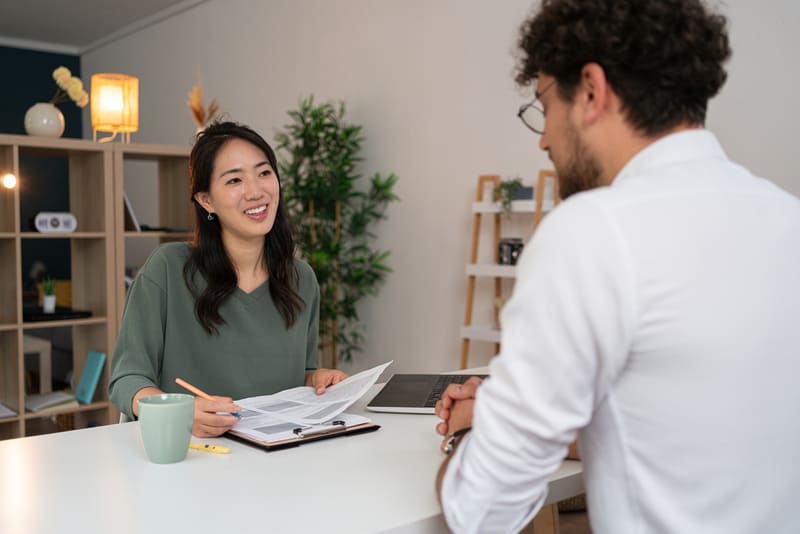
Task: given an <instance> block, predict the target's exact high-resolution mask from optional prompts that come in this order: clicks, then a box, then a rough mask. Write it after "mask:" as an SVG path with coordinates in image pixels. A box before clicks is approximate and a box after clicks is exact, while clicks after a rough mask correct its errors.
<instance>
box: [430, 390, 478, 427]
mask: <svg viewBox="0 0 800 534" xmlns="http://www.w3.org/2000/svg"><path fill="white" fill-rule="evenodd" d="M482 383H483V380H481V379H480V378H478V377H477V376H473V377H470V379H469V380H467V381H466V382H465V383H463V384H450V385H449V386H447V389H445V390H444V393H442V398H441V399H439V401H438V402H437V403H436V415H437V416H438V417H439V418H441V419H442V422H441V423H439V424H438V425H436V432H438V433H439V434H441V435H442V436H446V435H448V434H450V433H452V432H454V431H456V430H459V429H461V428H464V427H468V426H470V425H471V424H472V405H473V402H474V399H475V394H476V393H477V391H478V388H479V387H480V385H481V384H482ZM457 404H458V407H456V405H457Z"/></svg>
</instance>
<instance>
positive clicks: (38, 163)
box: [0, 46, 89, 287]
mask: <svg viewBox="0 0 800 534" xmlns="http://www.w3.org/2000/svg"><path fill="white" fill-rule="evenodd" d="M0 65H2V68H3V71H4V72H5V73H6V74H7V75H8V77H7V79H6V81H5V83H2V84H0V103H1V104H0V132H2V133H9V134H22V135H24V134H25V126H24V118H25V112H26V111H27V110H28V108H30V107H31V106H32V105H33V104H35V103H37V102H49V101H50V99H51V98H52V97H53V95H54V94H55V92H56V89H57V88H58V86H57V85H56V83H55V81H54V80H53V71H54V70H55V69H56V68H58V67H59V66H62V65H63V66H65V67H67V68H68V69H69V70H70V71H71V72H72V74H73V75H74V76H80V69H81V61H80V57H79V56H75V55H70V54H57V53H52V52H40V51H37V50H26V49H21V48H10V47H5V46H0ZM81 80H83V82H84V85H85V86H86V87H87V89H88V86H89V84H88V80H84V79H83V78H81ZM58 108H59V109H60V110H61V113H63V114H64V122H65V128H64V136H63V137H73V138H81V137H83V126H82V120H81V114H82V113H81V112H82V110H81V109H80V108H78V106H76V105H75V104H74V103H73V102H72V101H69V102H63V103H61V104H58ZM67 175H68V171H67V161H66V159H65V158H56V157H39V156H36V157H34V156H23V157H21V158H20V176H19V178H20V182H19V188H20V206H21V212H20V227H21V228H22V230H23V231H29V230H33V227H32V226H31V225H30V222H31V220H32V219H33V217H34V216H35V215H36V214H37V213H39V212H40V211H69V182H68V180H67ZM79 223H80V221H79ZM35 261H41V262H43V263H44V264H45V265H46V266H47V272H48V274H49V275H50V276H53V277H54V278H58V279H69V278H70V277H71V275H70V254H69V240H66V239H48V240H40V239H25V240H23V241H22V280H21V282H22V283H23V286H24V287H27V286H29V284H30V281H29V280H28V273H29V272H30V268H31V266H32V265H33V263H34V262H35Z"/></svg>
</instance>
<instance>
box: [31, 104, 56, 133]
mask: <svg viewBox="0 0 800 534" xmlns="http://www.w3.org/2000/svg"><path fill="white" fill-rule="evenodd" d="M25 131H26V132H28V135H38V136H41V137H61V134H63V133H64V115H62V114H61V111H60V110H59V109H58V108H57V107H55V106H54V105H53V104H51V103H49V102H39V103H38V104H34V105H32V106H31V107H30V108H29V109H28V111H26V112H25Z"/></svg>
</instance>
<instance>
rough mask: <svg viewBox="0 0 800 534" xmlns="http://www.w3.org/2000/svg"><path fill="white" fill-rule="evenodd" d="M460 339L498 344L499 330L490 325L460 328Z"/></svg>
mask: <svg viewBox="0 0 800 534" xmlns="http://www.w3.org/2000/svg"><path fill="white" fill-rule="evenodd" d="M461 337H462V338H467V339H475V340H479V341H491V342H493V343H500V330H498V329H497V328H495V326H494V325H490V324H483V325H470V326H462V327H461Z"/></svg>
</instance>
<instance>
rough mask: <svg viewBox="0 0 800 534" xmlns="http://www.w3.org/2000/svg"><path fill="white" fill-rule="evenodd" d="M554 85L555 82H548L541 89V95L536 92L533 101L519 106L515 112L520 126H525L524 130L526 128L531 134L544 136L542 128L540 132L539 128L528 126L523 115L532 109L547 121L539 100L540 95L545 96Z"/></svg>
mask: <svg viewBox="0 0 800 534" xmlns="http://www.w3.org/2000/svg"><path fill="white" fill-rule="evenodd" d="M555 83H556V81H555V80H553V81H552V82H550V83H549V84H548V85H547V87H545V88H544V89H542V92H541V93H540V92H538V91H537V92H536V93H535V94H534V97H533V100H531V101H530V102H528V103H527V104H523V105H521V106H520V108H519V111H517V117H519V120H521V121H522V124H524V125H525V127H526V128H528V129H529V130H530V131H532V132H533V133H537V134H539V135H544V128H543V129H541V130H539V128H536V127H534V126H532V125H530V124H528V121H526V120H525V116H524V115H525V112H526V111H528V110H529V109H530V108H533V109H535V110H536V111H538V112H539V113H541V114H542V117H543V118H544V119H545V120H547V116H546V115H545V113H544V107H543V106H542V101H541V98H542V95H544V94H545V93H546V92H547V91H548V90H549V89H550V88H551V87H553V85H555Z"/></svg>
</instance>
